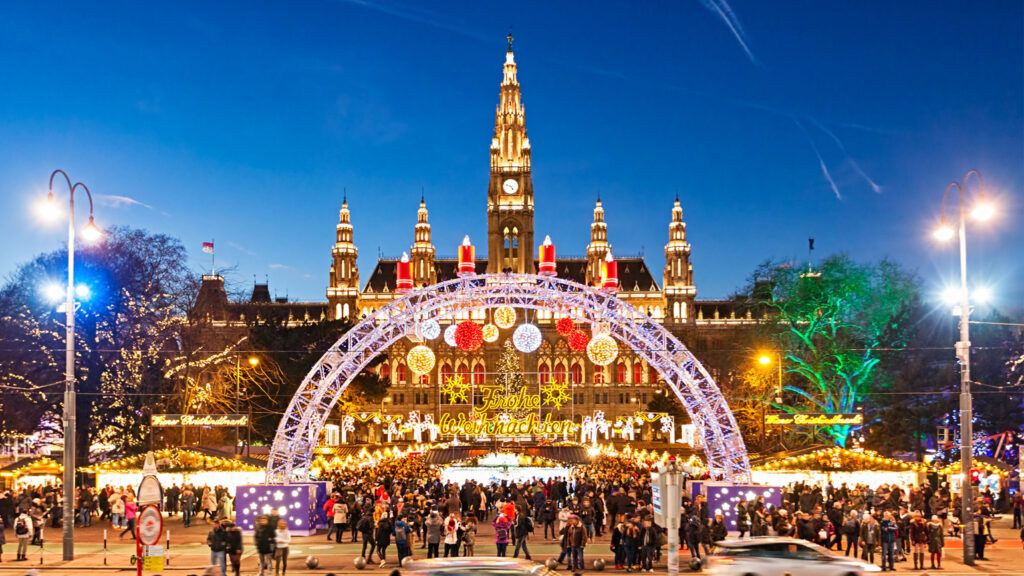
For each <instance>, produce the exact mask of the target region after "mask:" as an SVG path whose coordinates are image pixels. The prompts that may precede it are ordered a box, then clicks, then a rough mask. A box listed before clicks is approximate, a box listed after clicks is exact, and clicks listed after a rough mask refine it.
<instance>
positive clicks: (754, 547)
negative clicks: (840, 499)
mask: <svg viewBox="0 0 1024 576" xmlns="http://www.w3.org/2000/svg"><path fill="white" fill-rule="evenodd" d="M880 571H881V568H879V567H878V566H875V565H874V564H868V563H867V562H861V561H860V560H857V559H856V558H849V557H847V556H837V555H835V554H832V553H831V552H829V551H828V550H826V549H825V548H823V547H822V546H818V545H817V544H814V543H811V542H807V541H806V540H798V539H796V538H784V537H757V538H744V539H739V540H724V541H722V542H719V543H718V546H717V548H716V549H715V552H714V554H712V555H711V556H710V557H709V558H708V563H707V567H706V568H705V572H706V573H707V574H711V575H713V576H784V575H787V574H788V575H790V576H861V575H862V574H866V573H869V572H880Z"/></svg>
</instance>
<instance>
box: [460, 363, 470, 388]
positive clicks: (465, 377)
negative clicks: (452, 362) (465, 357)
mask: <svg viewBox="0 0 1024 576" xmlns="http://www.w3.org/2000/svg"><path fill="white" fill-rule="evenodd" d="M458 371H459V376H462V381H463V382H466V383H469V382H470V380H469V364H466V363H465V362H462V363H460V364H459V368H458Z"/></svg>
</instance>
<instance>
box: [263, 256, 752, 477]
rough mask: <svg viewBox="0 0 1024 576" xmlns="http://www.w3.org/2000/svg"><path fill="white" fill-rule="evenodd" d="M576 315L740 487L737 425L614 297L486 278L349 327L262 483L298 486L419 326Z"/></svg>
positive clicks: (396, 304)
mask: <svg viewBox="0 0 1024 576" xmlns="http://www.w3.org/2000/svg"><path fill="white" fill-rule="evenodd" d="M503 304H505V305H509V306H513V307H515V308H528V309H533V310H555V311H559V312H569V311H574V312H575V316H576V318H577V319H578V320H579V321H582V322H588V323H594V322H602V323H605V324H606V325H607V326H608V328H609V333H610V334H611V335H612V336H613V337H614V338H615V339H616V340H617V341H619V342H620V343H621V344H622V345H624V346H625V347H627V348H629V349H631V350H633V352H634V354H636V356H637V357H638V358H640V359H643V360H645V361H646V362H647V363H648V365H649V366H650V368H651V369H652V370H656V371H657V373H658V374H660V376H661V377H662V378H663V379H664V380H665V383H666V384H667V385H668V386H669V388H671V389H672V391H673V392H674V393H675V394H676V397H677V398H679V401H680V402H681V403H682V405H683V407H684V408H685V409H686V411H687V413H688V414H689V415H690V419H691V420H692V421H693V424H694V425H695V427H696V433H697V434H698V435H699V436H700V437H701V439H702V444H703V446H704V451H705V459H706V461H707V464H708V468H709V470H710V472H711V476H712V477H714V478H716V479H725V480H733V481H742V482H747V481H749V479H750V462H749V459H748V458H747V450H746V446H745V445H744V443H743V438H742V437H741V435H740V431H739V427H738V426H737V424H736V419H735V418H734V417H733V415H732V412H731V411H730V410H729V405H728V404H727V403H726V401H725V398H724V397H723V396H722V393H721V391H719V389H718V386H716V385H715V382H714V380H712V378H711V376H710V375H709V374H708V372H707V370H705V369H704V367H703V366H701V364H700V362H699V361H698V360H697V359H696V358H695V357H694V356H693V354H691V353H690V351H689V350H688V349H687V348H686V346H684V345H683V343H682V342H680V341H679V340H678V339H677V338H676V337H674V336H672V334H671V333H669V332H668V330H666V329H665V328H664V327H663V326H661V325H660V324H657V323H655V322H653V321H651V319H650V318H648V317H647V316H646V315H645V314H642V313H640V312H639V311H638V310H636V309H635V308H633V307H632V306H630V305H628V304H626V303H625V302H623V301H622V300H620V299H618V298H616V297H615V296H614V295H613V294H608V293H605V292H601V291H599V290H597V289H594V288H591V287H588V286H584V285H582V284H578V283H576V282H572V281H569V280H564V279H561V278H551V277H542V276H535V275H532V274H485V275H476V276H472V277H469V278H459V279H455V280H449V281H446V282H441V283H439V284H434V285H432V286H426V287H424V288H420V289H417V290H414V291H412V292H410V293H409V294H407V295H405V296H403V297H401V298H398V299H396V300H394V301H392V302H391V303H390V304H388V305H387V306H384V307H382V308H380V309H379V310H378V311H377V312H376V313H375V314H374V315H373V316H370V317H368V318H366V319H364V320H363V321H361V322H359V323H358V324H356V325H355V326H353V327H352V328H351V329H350V330H349V331H348V332H346V333H345V334H344V335H343V336H342V337H341V338H340V339H338V341H337V342H335V343H334V345H333V346H331V348H330V349H329V350H328V351H327V352H326V353H325V354H324V356H323V357H322V358H321V359H320V360H319V361H318V362H317V363H316V365H315V366H314V367H313V369H312V370H310V372H309V374H307V375H306V378H305V379H304V380H303V381H302V384H301V385H300V386H299V389H298V390H297V391H296V393H295V396H294V397H293V398H292V401H291V403H290V404H289V405H288V410H287V411H286V412H285V414H284V417H283V418H282V419H281V424H280V425H279V426H278V429H277V435H276V436H275V437H274V444H273V446H272V447H271V449H270V458H269V461H268V463H267V482H269V483H287V482H290V481H292V480H305V478H304V477H303V476H305V475H306V474H307V471H308V470H309V464H310V462H311V460H312V456H313V451H314V449H315V448H316V444H317V441H318V439H319V437H320V434H321V431H322V429H323V427H324V423H325V421H326V419H327V417H328V415H330V413H331V410H332V408H333V407H334V405H335V404H336V403H337V401H338V399H339V398H340V397H341V394H342V393H343V392H344V391H345V388H347V387H348V385H349V383H350V382H351V381H352V379H353V378H355V376H356V375H357V374H359V373H360V371H362V370H363V369H364V368H365V367H366V366H367V365H368V364H369V363H370V361H372V360H373V359H374V358H375V357H377V356H378V355H380V354H381V353H383V352H384V351H386V350H387V349H389V348H390V347H391V346H392V345H393V344H395V343H396V342H398V341H399V340H401V339H402V338H405V337H406V336H409V335H413V334H414V329H415V326H416V324H417V323H418V322H420V321H422V320H423V319H427V318H442V319H444V318H449V317H451V316H453V315H458V314H459V313H462V312H465V311H468V310H473V311H475V310H484V309H488V308H494V307H497V306H500V305H503Z"/></svg>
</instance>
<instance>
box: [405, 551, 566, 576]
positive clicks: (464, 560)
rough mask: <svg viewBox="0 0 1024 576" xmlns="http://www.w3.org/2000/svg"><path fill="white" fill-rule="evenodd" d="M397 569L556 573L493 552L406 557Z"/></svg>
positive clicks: (451, 575) (439, 575)
mask: <svg viewBox="0 0 1024 576" xmlns="http://www.w3.org/2000/svg"><path fill="white" fill-rule="evenodd" d="M400 572H401V574H402V576H469V575H470V574H472V575H473V576H478V575H479V576H558V572H555V571H554V570H551V569H549V568H548V567H547V566H545V565H543V564H538V563H536V562H531V561H529V560H522V559H519V558H500V557H496V556H470V557H465V556H461V557H458V558H432V559H430V560H407V561H406V562H404V563H403V564H402V568H401V570H400Z"/></svg>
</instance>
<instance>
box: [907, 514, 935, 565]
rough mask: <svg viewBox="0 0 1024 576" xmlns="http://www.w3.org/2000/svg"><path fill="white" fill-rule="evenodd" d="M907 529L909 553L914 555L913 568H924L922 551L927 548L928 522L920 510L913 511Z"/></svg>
mask: <svg viewBox="0 0 1024 576" xmlns="http://www.w3.org/2000/svg"><path fill="white" fill-rule="evenodd" d="M907 531H908V532H909V534H908V536H909V538H910V546H911V553H912V554H913V555H914V569H915V570H918V569H920V570H924V552H925V550H927V549H928V541H929V536H928V523H927V522H925V520H924V518H923V517H922V516H921V513H920V512H914V514H913V516H912V518H911V520H910V527H909V528H908V530H907ZM933 563H934V562H933ZM932 567H933V568H934V566H932Z"/></svg>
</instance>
